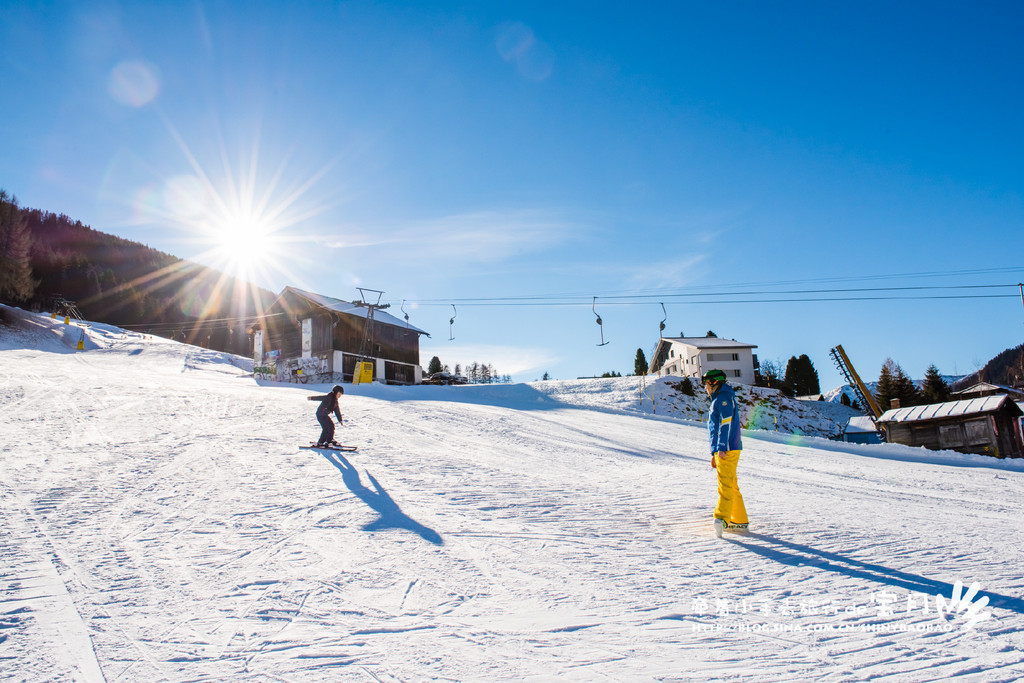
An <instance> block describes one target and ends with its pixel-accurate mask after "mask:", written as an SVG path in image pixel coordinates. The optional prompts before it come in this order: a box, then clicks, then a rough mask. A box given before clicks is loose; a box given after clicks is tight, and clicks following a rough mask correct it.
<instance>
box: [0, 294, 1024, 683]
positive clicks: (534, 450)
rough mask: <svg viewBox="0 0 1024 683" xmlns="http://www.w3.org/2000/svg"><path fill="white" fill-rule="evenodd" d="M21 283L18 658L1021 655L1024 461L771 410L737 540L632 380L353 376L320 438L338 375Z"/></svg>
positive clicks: (668, 672) (614, 661)
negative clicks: (338, 444) (187, 339)
mask: <svg viewBox="0 0 1024 683" xmlns="http://www.w3.org/2000/svg"><path fill="white" fill-rule="evenodd" d="M4 312H5V314H6V315H5V317H6V318H7V324H6V326H0V368H2V370H0V409H2V414H3V419H2V420H0V518H2V524H3V533H2V535H0V679H3V680H12V681H14V680H16V681H21V680H26V681H50V680H81V681H104V680H105V681H147V682H148V681H197V680H208V681H242V680H246V681H249V680H266V681H270V680H274V681H283V680H287V681H333V680H337V679H339V678H351V679H355V680H368V681H398V680H424V679H435V678H436V679H445V680H554V679H579V680H603V679H610V680H623V681H627V680H628V681H636V680H750V681H792V680H825V681H864V680H875V679H884V680H893V681H933V680H945V679H951V678H958V680H967V681H970V680H985V681H1011V680H1016V679H1018V678H1020V677H1021V676H1024V653H1022V645H1024V635H1022V634H1024V577H1022V572H1021V567H1022V566H1024V552H1022V550H1021V544H1020V539H1021V528H1022V521H1021V520H1022V518H1024V496H1022V495H1021V490H1022V484H1024V467H1022V466H1021V463H1020V462H1016V461H999V460H995V459H991V458H984V457H982V456H967V455H960V454H957V453H950V452H944V453H933V452H930V451H923V450H920V449H910V448H906V447H902V446H893V445H881V446H869V445H853V444H844V443H838V442H834V441H828V440H826V439H822V438H814V437H806V436H803V437H797V436H793V435H790V434H784V433H782V432H779V433H776V432H774V431H763V430H750V431H745V432H744V435H743V438H744V450H743V455H742V458H741V460H740V466H739V475H740V485H741V488H742V490H743V494H744V497H745V499H746V504H747V509H748V511H749V513H750V518H751V529H750V531H749V532H748V533H745V534H740V533H730V532H726V535H725V537H724V538H723V539H716V538H715V537H714V535H713V533H712V526H711V512H712V509H713V506H714V502H715V495H716V494H715V487H716V484H715V474H714V471H713V470H712V469H711V468H710V463H709V453H708V445H707V434H706V431H705V428H704V427H703V425H701V424H700V423H698V422H696V421H694V420H693V419H689V418H686V419H684V418H682V417H679V416H677V415H674V414H672V412H671V411H665V410H661V409H659V408H658V405H657V398H656V397H655V398H650V397H648V399H647V400H649V401H654V407H653V409H654V411H655V412H654V414H651V410H650V408H644V404H643V400H644V399H643V397H642V394H641V393H640V391H639V387H638V386H637V381H638V380H637V379H636V378H622V379H613V380H580V381H577V382H550V383H549V382H538V383H533V384H518V385H492V386H466V387H386V386H381V385H371V386H358V387H353V386H351V385H346V387H345V389H346V393H345V395H344V397H343V398H342V410H343V412H344V415H345V425H344V426H343V427H341V428H339V430H338V436H339V439H340V440H342V441H344V442H345V443H351V444H356V445H358V446H359V450H358V452H355V453H344V454H342V453H328V452H318V451H313V450H301V449H299V448H298V446H299V445H303V444H306V443H308V442H309V441H310V440H311V439H314V438H316V436H317V435H318V433H319V427H318V426H317V424H316V421H315V419H314V415H313V413H314V409H315V407H316V406H315V404H314V403H310V402H308V401H306V398H307V397H308V396H311V395H314V394H317V393H323V392H325V391H326V390H327V389H328V388H329V385H309V386H305V385H282V384H274V383H266V382H257V381H255V380H254V379H253V378H252V376H251V374H249V373H247V366H246V361H245V360H244V359H240V358H237V357H231V356H225V355H222V354H217V353H213V352H210V351H204V350H202V349H196V348H194V347H189V346H185V345H182V344H178V343H175V342H171V341H167V340H164V339H159V338H145V337H142V336H139V335H135V334H130V333H124V332H123V331H121V330H118V329H115V328H110V327H106V326H103V325H90V326H75V325H72V326H71V327H73V328H74V330H70V329H68V328H67V327H65V326H62V325H61V324H60V321H52V320H50V319H49V318H48V317H45V316H32V315H30V314H25V313H22V312H20V311H15V310H13V309H5V310H4ZM83 337H84V341H85V343H84V344H83V347H84V350H82V351H77V350H76V347H77V342H78V341H79V340H80V339H82V338H83ZM655 389H657V391H662V390H663V389H664V387H655ZM655 393H657V392H655ZM662 397H663V398H665V399H666V400H667V399H668V398H669V396H668V394H664V395H663V396H662ZM693 400H700V397H699V396H698V397H695V398H694V399H693ZM975 583H977V584H979V586H978V587H977V588H978V589H979V590H980V592H973V591H969V587H970V586H971V585H973V584H975ZM961 586H964V588H963V589H961Z"/></svg>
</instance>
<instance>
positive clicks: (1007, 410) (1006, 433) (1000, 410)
mask: <svg viewBox="0 0 1024 683" xmlns="http://www.w3.org/2000/svg"><path fill="white" fill-rule="evenodd" d="M1021 414H1022V412H1021V409H1020V408H1019V407H1017V404H1016V403H1014V402H1013V400H1012V399H1011V398H1010V397H1009V396H1006V395H1005V394H1003V395H997V396H984V397H979V398H973V399H968V400H963V401H948V402H946V403H933V404H931V405H924V406H911V407H909V408H894V409H893V410H889V411H887V412H886V413H884V414H883V415H882V416H881V417H880V418H878V420H877V424H878V426H879V427H881V428H883V429H884V430H885V433H886V440H887V441H888V442H889V443H901V444H905V445H907V446H924V447H925V448H930V449H933V450H939V449H949V450H954V451H960V452H961V453H978V454H981V455H992V456H995V457H997V458H1020V457H1024V435H1022V434H1021V423H1020V416H1021Z"/></svg>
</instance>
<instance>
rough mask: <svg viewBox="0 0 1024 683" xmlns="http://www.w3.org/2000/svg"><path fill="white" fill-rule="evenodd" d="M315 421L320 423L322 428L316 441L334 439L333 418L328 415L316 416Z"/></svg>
mask: <svg viewBox="0 0 1024 683" xmlns="http://www.w3.org/2000/svg"><path fill="white" fill-rule="evenodd" d="M316 421H317V422H319V423H320V426H321V427H323V430H322V431H321V432H320V440H319V441H318V442H317V443H330V442H332V441H334V420H332V419H331V416H330V415H324V416H322V417H321V416H320V415H317V416H316Z"/></svg>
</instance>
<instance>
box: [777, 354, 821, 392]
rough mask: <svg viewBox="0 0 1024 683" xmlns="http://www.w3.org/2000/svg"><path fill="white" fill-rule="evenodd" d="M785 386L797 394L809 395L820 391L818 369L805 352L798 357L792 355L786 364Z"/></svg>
mask: <svg viewBox="0 0 1024 683" xmlns="http://www.w3.org/2000/svg"><path fill="white" fill-rule="evenodd" d="M785 384H786V386H787V387H788V388H789V389H790V390H791V391H792V392H793V393H794V394H795V395H797V396H810V395H812V394H818V393H821V385H820V383H819V380H818V371H817V370H815V369H814V363H812V362H811V359H810V358H809V357H808V356H807V354H806V353H805V354H802V355H801V356H800V357H799V358H797V357H796V356H793V357H791V358H790V359H789V362H788V363H787V364H786V379H785Z"/></svg>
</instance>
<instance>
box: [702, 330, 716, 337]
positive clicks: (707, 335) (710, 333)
mask: <svg viewBox="0 0 1024 683" xmlns="http://www.w3.org/2000/svg"><path fill="white" fill-rule="evenodd" d="M705 336H706V337H709V338H710V337H715V338H717V337H718V335H717V334H715V333H714V332H712V331H711V330H708V333H707V334H706V335H705Z"/></svg>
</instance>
